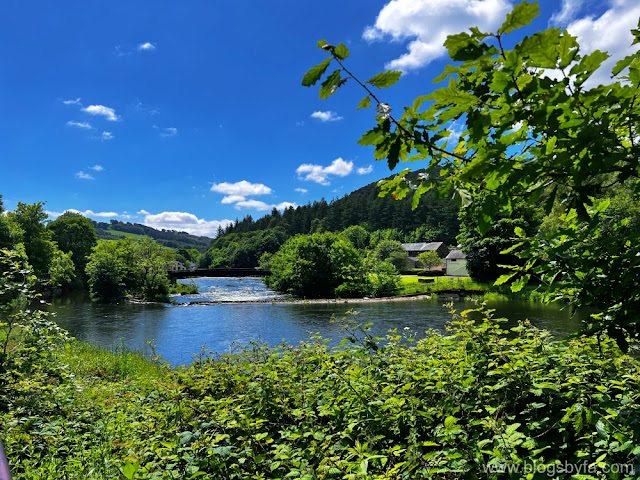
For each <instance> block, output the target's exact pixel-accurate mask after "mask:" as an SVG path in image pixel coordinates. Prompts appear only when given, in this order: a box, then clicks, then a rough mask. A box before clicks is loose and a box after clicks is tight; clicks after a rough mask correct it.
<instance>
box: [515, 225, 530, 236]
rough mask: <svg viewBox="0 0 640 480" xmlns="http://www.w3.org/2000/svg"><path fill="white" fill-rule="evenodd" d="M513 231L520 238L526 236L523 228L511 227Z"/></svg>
mask: <svg viewBox="0 0 640 480" xmlns="http://www.w3.org/2000/svg"><path fill="white" fill-rule="evenodd" d="M513 231H514V233H515V234H516V236H517V237H520V238H526V237H527V232H525V231H524V228H522V227H516V228H514V229H513Z"/></svg>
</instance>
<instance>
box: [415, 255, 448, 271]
mask: <svg viewBox="0 0 640 480" xmlns="http://www.w3.org/2000/svg"><path fill="white" fill-rule="evenodd" d="M417 260H418V262H420V263H421V264H422V266H423V268H424V269H425V270H427V269H428V270H431V269H432V268H434V267H440V266H442V265H444V261H443V260H442V259H441V258H440V256H439V255H438V253H437V252H435V251H429V252H422V253H421V254H419V255H418V257H417Z"/></svg>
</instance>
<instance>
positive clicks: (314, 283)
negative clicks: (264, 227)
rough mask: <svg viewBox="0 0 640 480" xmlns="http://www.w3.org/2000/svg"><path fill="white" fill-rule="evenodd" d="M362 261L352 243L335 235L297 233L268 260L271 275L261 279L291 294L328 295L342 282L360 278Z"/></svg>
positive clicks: (315, 296) (361, 275) (320, 296)
mask: <svg viewBox="0 0 640 480" xmlns="http://www.w3.org/2000/svg"><path fill="white" fill-rule="evenodd" d="M362 260H363V257H362V254H361V253H360V252H359V251H358V250H357V249H356V248H354V246H353V245H352V244H351V242H349V241H348V240H347V239H346V238H344V237H342V236H340V235H338V234H335V233H329V232H326V233H314V234H312V235H296V236H295V237H292V238H290V239H289V240H287V241H286V242H285V243H284V244H283V245H282V247H280V249H279V250H278V251H277V252H276V253H275V254H274V255H272V256H271V258H269V259H268V265H266V266H268V268H269V269H270V270H271V276H269V277H265V279H264V280H265V283H266V284H267V285H268V286H269V287H271V288H274V289H275V290H279V291H282V292H286V293H289V294H292V295H298V296H301V297H308V298H328V297H331V296H333V293H334V290H335V289H336V288H337V287H338V286H340V285H341V284H343V283H345V282H347V281H349V282H360V281H362V279H363V276H364V275H365V273H364V272H363V269H362ZM263 265H264V263H263Z"/></svg>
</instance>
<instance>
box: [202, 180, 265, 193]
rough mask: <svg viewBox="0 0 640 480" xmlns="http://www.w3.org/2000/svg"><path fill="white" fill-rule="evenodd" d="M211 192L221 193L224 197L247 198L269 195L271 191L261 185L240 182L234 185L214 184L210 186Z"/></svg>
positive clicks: (225, 183)
mask: <svg viewBox="0 0 640 480" xmlns="http://www.w3.org/2000/svg"><path fill="white" fill-rule="evenodd" d="M211 191H212V192H218V193H223V194H225V195H240V196H243V197H247V196H249V195H269V194H270V193H271V189H270V188H269V187H267V186H266V185H263V184H262V183H250V182H247V181H246V180H242V181H240V182H236V183H228V182H223V183H214V184H213V185H212V186H211Z"/></svg>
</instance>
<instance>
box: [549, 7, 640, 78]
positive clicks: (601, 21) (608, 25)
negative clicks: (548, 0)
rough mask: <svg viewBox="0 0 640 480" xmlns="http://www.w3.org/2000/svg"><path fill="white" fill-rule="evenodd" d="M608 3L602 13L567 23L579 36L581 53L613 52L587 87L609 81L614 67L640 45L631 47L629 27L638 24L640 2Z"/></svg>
mask: <svg viewBox="0 0 640 480" xmlns="http://www.w3.org/2000/svg"><path fill="white" fill-rule="evenodd" d="M565 3H566V0H565ZM565 3H563V9H562V11H564V7H565ZM608 4H609V8H608V9H607V10H606V11H605V12H604V13H603V14H602V15H601V16H599V17H593V16H587V17H584V18H579V19H577V20H575V21H573V22H571V23H570V24H569V25H568V26H567V30H569V33H570V34H571V35H575V36H576V37H578V43H580V47H581V52H582V54H587V53H591V52H593V51H594V50H603V51H606V52H608V53H609V54H610V55H611V58H609V60H606V61H605V62H603V64H602V66H601V67H600V68H599V69H598V70H597V71H596V72H595V73H594V74H593V75H592V76H591V78H590V79H589V80H588V81H587V82H586V86H587V87H593V86H596V85H598V84H600V83H604V84H606V83H608V82H610V76H611V69H612V68H613V66H614V65H615V64H616V62H617V61H618V60H620V59H621V58H623V57H625V56H627V55H630V54H631V53H633V52H634V51H636V50H638V48H639V47H638V45H634V46H633V47H632V46H631V42H632V41H633V36H632V35H631V32H630V30H631V29H632V28H636V26H637V25H638V17H640V3H638V1H637V0H609V2H608ZM561 13H562V12H561Z"/></svg>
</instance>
